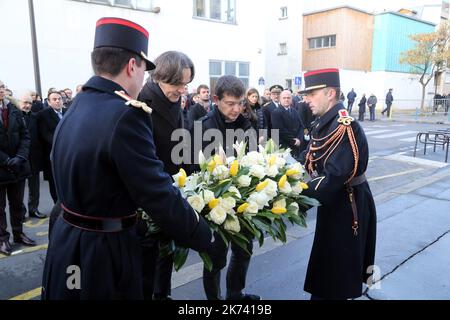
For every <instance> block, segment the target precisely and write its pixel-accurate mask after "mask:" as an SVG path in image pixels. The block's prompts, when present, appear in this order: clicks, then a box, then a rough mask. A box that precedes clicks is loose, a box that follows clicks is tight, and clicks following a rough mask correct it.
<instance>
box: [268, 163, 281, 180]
mask: <svg viewBox="0 0 450 320" xmlns="http://www.w3.org/2000/svg"><path fill="white" fill-rule="evenodd" d="M277 174H278V167H277V165H275V164H274V165H273V166H270V167H269V168H268V169H267V175H268V176H269V177H272V178H274V177H276V176H277Z"/></svg>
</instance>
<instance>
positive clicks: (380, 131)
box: [366, 130, 392, 136]
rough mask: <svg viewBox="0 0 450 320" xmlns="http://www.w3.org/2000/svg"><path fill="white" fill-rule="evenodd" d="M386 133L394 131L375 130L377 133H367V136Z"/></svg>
mask: <svg viewBox="0 0 450 320" xmlns="http://www.w3.org/2000/svg"><path fill="white" fill-rule="evenodd" d="M384 132H392V130H375V131H370V132H366V136H370V135H372V134H379V133H384Z"/></svg>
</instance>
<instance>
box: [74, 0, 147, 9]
mask: <svg viewBox="0 0 450 320" xmlns="http://www.w3.org/2000/svg"><path fill="white" fill-rule="evenodd" d="M74 1H80V2H89V3H96V4H104V5H108V6H113V7H122V8H130V9H135V10H143V11H152V10H153V5H152V0H74Z"/></svg>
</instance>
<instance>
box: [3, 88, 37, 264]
mask: <svg viewBox="0 0 450 320" xmlns="http://www.w3.org/2000/svg"><path fill="white" fill-rule="evenodd" d="M29 102H30V103H31V97H29ZM29 147H30V135H29V133H28V130H27V128H26V126H25V123H24V121H23V118H22V115H21V113H20V111H19V110H18V109H17V108H16V106H15V105H13V104H12V103H11V102H10V101H9V100H7V99H6V98H5V85H4V84H3V82H1V81H0V253H2V254H4V255H10V254H11V253H12V248H11V244H10V242H9V236H10V234H9V232H8V231H7V227H8V224H7V221H6V211H5V210H6V197H8V201H9V213H10V222H11V227H12V233H13V238H14V242H16V243H22V244H24V245H28V246H34V245H36V243H35V242H34V241H33V240H31V239H30V238H28V237H27V236H26V235H25V234H24V233H23V228H22V222H23V214H22V203H23V192H24V184H25V178H26V177H28V176H29V174H30V164H29V162H28V153H29Z"/></svg>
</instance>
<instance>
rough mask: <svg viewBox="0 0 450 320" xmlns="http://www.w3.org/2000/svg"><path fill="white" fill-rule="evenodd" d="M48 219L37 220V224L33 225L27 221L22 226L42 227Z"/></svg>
mask: <svg viewBox="0 0 450 320" xmlns="http://www.w3.org/2000/svg"><path fill="white" fill-rule="evenodd" d="M48 220H49V218H45V219H39V221H38V222H36V223H33V221H31V220H29V221H27V222H25V223H24V224H23V225H24V226H25V227H27V228H37V227H39V226H41V225H43V224H44V223H45V222H48Z"/></svg>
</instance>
